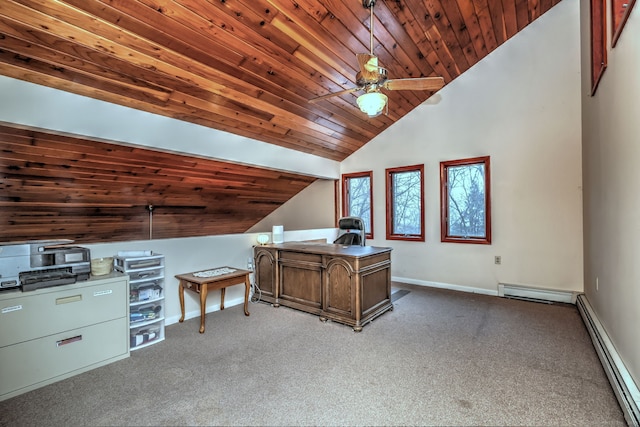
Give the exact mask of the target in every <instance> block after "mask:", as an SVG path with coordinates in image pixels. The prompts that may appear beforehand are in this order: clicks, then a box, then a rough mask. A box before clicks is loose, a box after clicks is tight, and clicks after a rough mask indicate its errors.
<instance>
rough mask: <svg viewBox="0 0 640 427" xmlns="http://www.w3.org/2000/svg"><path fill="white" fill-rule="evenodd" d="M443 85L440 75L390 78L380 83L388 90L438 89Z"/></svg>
mask: <svg viewBox="0 0 640 427" xmlns="http://www.w3.org/2000/svg"><path fill="white" fill-rule="evenodd" d="M443 86H444V79H443V78H442V77H419V78H415V79H391V80H387V81H386V82H384V83H383V84H382V87H383V88H385V89H388V90H438V89H441V88H442V87H443Z"/></svg>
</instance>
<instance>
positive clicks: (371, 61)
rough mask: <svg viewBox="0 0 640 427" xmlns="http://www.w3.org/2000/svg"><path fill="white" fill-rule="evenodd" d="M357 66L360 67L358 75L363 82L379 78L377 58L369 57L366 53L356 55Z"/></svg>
mask: <svg viewBox="0 0 640 427" xmlns="http://www.w3.org/2000/svg"><path fill="white" fill-rule="evenodd" d="M356 58H358V65H359V66H360V73H361V74H362V77H363V78H364V79H365V80H369V81H375V80H378V78H379V75H380V74H379V69H380V66H379V65H378V57H377V56H374V55H370V54H368V53H358V54H357V55H356Z"/></svg>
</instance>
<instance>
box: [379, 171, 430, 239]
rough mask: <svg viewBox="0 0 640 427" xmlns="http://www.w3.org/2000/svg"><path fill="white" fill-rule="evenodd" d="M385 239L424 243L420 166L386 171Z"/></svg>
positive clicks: (421, 173)
mask: <svg viewBox="0 0 640 427" xmlns="http://www.w3.org/2000/svg"><path fill="white" fill-rule="evenodd" d="M386 176H387V180H386V182H387V183H386V191H387V239H388V240H410V241H419V242H424V240H425V236H424V165H415V166H404V167H400V168H390V169H386Z"/></svg>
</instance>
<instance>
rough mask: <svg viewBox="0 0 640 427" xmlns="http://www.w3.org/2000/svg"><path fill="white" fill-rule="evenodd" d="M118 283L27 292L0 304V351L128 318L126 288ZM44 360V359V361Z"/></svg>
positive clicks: (120, 281)
mask: <svg viewBox="0 0 640 427" xmlns="http://www.w3.org/2000/svg"><path fill="white" fill-rule="evenodd" d="M126 283H127V282H126V281H125V280H119V281H114V282H109V283H104V284H99V285H94V286H83V285H78V286H74V287H72V288H71V289H70V288H69V287H65V289H64V290H60V291H57V290H55V288H50V290H47V291H43V292H40V291H35V292H37V293H36V294H33V293H30V292H26V293H22V294H19V295H21V296H19V297H16V298H11V299H5V300H2V301H0V347H4V346H7V345H11V344H16V343H19V342H23V341H28V340H32V339H34V338H38V337H42V336H46V335H51V334H55V333H58V332H61V331H68V330H71V329H77V328H80V327H83V326H87V325H92V324H95V323H100V322H104V321H107V320H113V319H117V318H120V317H124V318H126V316H127V305H128V298H129V296H128V295H127V285H126ZM43 360H44V359H43Z"/></svg>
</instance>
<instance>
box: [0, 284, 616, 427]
mask: <svg viewBox="0 0 640 427" xmlns="http://www.w3.org/2000/svg"><path fill="white" fill-rule="evenodd" d="M394 285H396V286H397V287H398V288H401V290H403V291H410V292H402V293H401V294H396V295H395V297H394V300H395V301H394V310H393V311H390V312H387V313H385V314H384V315H382V316H381V317H380V318H378V319H376V320H375V321H374V322H372V323H371V324H368V325H366V326H365V327H364V329H363V331H362V332H361V333H354V332H353V331H352V330H351V328H350V327H348V326H344V325H341V324H337V323H332V322H327V323H322V322H320V321H319V320H318V318H317V317H315V316H313V315H310V314H306V313H302V312H299V311H296V310H292V309H289V308H285V307H280V308H273V307H271V306H269V305H267V304H262V303H259V304H252V305H250V306H249V309H250V311H251V316H250V317H245V316H244V314H243V311H242V307H241V306H235V307H230V308H227V309H225V310H224V311H221V312H220V311H219V312H214V313H210V314H208V315H207V330H206V332H205V334H203V335H201V334H199V333H198V326H199V319H191V320H188V321H186V322H185V323H183V324H175V325H170V326H168V327H167V329H166V340H165V341H163V342H161V343H158V344H157V345H154V346H150V347H147V348H145V349H141V350H139V351H136V352H132V353H131V357H130V358H128V359H125V360H122V361H119V362H116V363H113V364H111V365H108V366H105V367H102V368H98V369H95V370H93V371H90V372H87V373H84V374H81V375H78V376H75V377H73V378H69V379H67V380H63V381H60V382H58V383H55V384H52V385H49V386H46V387H43V388H40V389H38V390H35V391H32V392H29V393H25V394H23V395H20V396H18V397H15V398H13V399H9V400H6V401H4V402H0V425H3V426H22V425H38V426H46V425H56V426H58V425H65V426H69V425H242V426H244V425H261V426H262V425H282V426H290V425H332V426H333V425H354V426H355V425H381V426H382V425H384V426H390V425H402V426H407V425H438V426H442V425H447V426H449V425H474V426H476V425H491V426H501V425H509V426H512V425H532V426H533V425H535V426H567V425H575V426H589V425H593V426H623V425H625V422H624V418H623V415H622V412H621V410H620V408H619V406H618V404H617V402H616V400H615V396H614V394H613V391H612V390H611V387H610V385H609V383H608V381H607V378H606V376H605V374H604V372H603V370H602V367H601V365H600V363H599V361H598V358H597V355H596V353H595V351H594V349H593V346H592V344H591V341H590V338H589V336H588V334H587V332H586V330H585V327H584V325H583V324H582V320H581V318H580V316H579V314H578V311H577V309H576V307H575V306H571V305H565V304H551V305H549V304H538V303H533V302H526V301H517V300H509V299H502V298H497V297H491V296H484V295H477V294H469V293H460V292H454V291H448V290H440V289H433V288H423V287H417V286H410V285H399V284H394ZM3 369H4V367H3Z"/></svg>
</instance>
